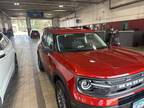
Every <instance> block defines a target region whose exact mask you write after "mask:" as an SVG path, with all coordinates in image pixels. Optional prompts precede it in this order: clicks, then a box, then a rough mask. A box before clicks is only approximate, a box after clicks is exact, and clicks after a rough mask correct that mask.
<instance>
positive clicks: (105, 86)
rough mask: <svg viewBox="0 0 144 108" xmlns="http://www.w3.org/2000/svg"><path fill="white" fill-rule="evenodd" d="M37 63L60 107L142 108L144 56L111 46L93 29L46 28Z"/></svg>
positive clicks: (143, 100)
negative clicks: (52, 88)
mask: <svg viewBox="0 0 144 108" xmlns="http://www.w3.org/2000/svg"><path fill="white" fill-rule="evenodd" d="M37 54H38V64H39V68H40V70H41V71H46V72H48V74H49V76H50V78H51V80H52V81H53V83H54V85H55V86H54V87H55V91H56V99H57V103H58V107H59V108H143V107H144V55H143V54H141V53H139V52H135V51H131V50H128V49H125V48H121V47H116V46H114V47H113V46H112V47H108V46H107V45H106V44H105V43H104V41H102V39H101V38H100V37H99V36H98V35H97V34H96V33H95V31H92V30H82V29H58V28H57V29H45V31H44V33H43V36H42V37H41V40H40V42H39V46H38V50H37Z"/></svg>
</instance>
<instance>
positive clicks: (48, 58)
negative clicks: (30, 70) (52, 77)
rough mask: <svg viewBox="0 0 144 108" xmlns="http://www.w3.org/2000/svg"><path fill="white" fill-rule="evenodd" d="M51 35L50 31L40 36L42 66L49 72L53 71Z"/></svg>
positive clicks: (52, 42)
mask: <svg viewBox="0 0 144 108" xmlns="http://www.w3.org/2000/svg"><path fill="white" fill-rule="evenodd" d="M53 46H54V41H53V35H52V34H51V33H45V34H44V35H43V37H42V48H41V53H42V54H41V55H42V57H41V58H42V59H43V60H42V61H43V65H44V68H45V70H46V71H47V72H49V74H51V72H52V71H53V67H52V65H53V62H52V53H53V49H54V47H53Z"/></svg>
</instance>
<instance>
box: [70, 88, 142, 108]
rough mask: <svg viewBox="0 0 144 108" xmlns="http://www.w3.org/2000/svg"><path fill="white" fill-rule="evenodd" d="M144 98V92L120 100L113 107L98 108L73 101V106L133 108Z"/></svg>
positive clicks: (82, 107)
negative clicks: (134, 104)
mask: <svg viewBox="0 0 144 108" xmlns="http://www.w3.org/2000/svg"><path fill="white" fill-rule="evenodd" d="M143 98H144V91H141V92H138V93H136V94H133V95H130V96H126V97H123V98H120V99H119V103H118V105H117V106H111V107H99V106H98V107H96V106H90V105H86V104H82V103H79V102H76V101H72V102H71V105H72V108H132V106H133V103H134V102H136V101H138V100H140V99H143Z"/></svg>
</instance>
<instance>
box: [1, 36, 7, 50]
mask: <svg viewBox="0 0 144 108" xmlns="http://www.w3.org/2000/svg"><path fill="white" fill-rule="evenodd" d="M8 43H9V40H8V39H7V38H6V37H5V36H3V34H1V33H0V50H3V49H5V48H6V47H7V46H8Z"/></svg>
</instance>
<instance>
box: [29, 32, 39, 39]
mask: <svg viewBox="0 0 144 108" xmlns="http://www.w3.org/2000/svg"><path fill="white" fill-rule="evenodd" d="M30 37H31V38H40V33H39V31H38V30H31V32H30Z"/></svg>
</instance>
